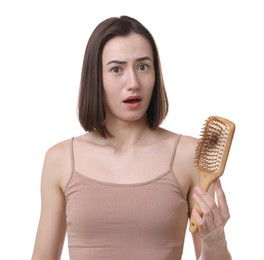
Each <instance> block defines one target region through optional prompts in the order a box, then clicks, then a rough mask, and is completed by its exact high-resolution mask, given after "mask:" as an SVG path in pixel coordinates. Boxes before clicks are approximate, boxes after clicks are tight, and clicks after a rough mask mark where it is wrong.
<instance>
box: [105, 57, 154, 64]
mask: <svg viewBox="0 0 264 260" xmlns="http://www.w3.org/2000/svg"><path fill="white" fill-rule="evenodd" d="M145 60H149V61H152V59H151V58H150V57H148V56H145V57H140V58H137V59H136V61H145ZM112 63H115V64H126V63H127V62H126V61H121V60H111V61H109V62H108V63H107V64H106V65H109V64H112Z"/></svg>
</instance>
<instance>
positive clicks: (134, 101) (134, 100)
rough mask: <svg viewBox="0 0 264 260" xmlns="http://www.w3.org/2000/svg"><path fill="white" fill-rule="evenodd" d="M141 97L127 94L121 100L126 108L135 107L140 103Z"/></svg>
mask: <svg viewBox="0 0 264 260" xmlns="http://www.w3.org/2000/svg"><path fill="white" fill-rule="evenodd" d="M141 101H142V97H140V96H129V97H127V98H126V99H124V100H123V101H122V102H123V103H124V104H125V105H126V106H127V107H128V108H137V107H139V105H140V104H141Z"/></svg>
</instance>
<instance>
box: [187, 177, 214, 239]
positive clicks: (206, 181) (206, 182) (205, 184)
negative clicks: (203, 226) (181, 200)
mask: <svg viewBox="0 0 264 260" xmlns="http://www.w3.org/2000/svg"><path fill="white" fill-rule="evenodd" d="M201 175H202V173H200V176H201ZM201 177H202V176H201ZM215 179H216V177H215V176H210V178H200V184H201V188H202V189H203V190H204V191H208V189H209V187H210V185H211V184H212V182H213V181H214V180H215ZM193 208H195V209H197V211H198V212H199V214H200V216H201V217H202V216H203V213H202V211H201V209H200V207H199V205H198V203H195V204H194V207H193ZM189 230H190V232H191V233H193V234H194V233H196V232H197V231H198V226H197V223H196V221H195V218H194V215H193V212H192V215H191V218H190V225H189Z"/></svg>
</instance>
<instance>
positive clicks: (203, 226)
mask: <svg viewBox="0 0 264 260" xmlns="http://www.w3.org/2000/svg"><path fill="white" fill-rule="evenodd" d="M192 214H193V216H194V219H195V222H196V225H197V227H198V232H199V234H200V235H201V236H204V235H206V223H205V221H204V219H203V217H202V216H201V215H200V213H199V212H198V210H197V209H196V208H193V212H192Z"/></svg>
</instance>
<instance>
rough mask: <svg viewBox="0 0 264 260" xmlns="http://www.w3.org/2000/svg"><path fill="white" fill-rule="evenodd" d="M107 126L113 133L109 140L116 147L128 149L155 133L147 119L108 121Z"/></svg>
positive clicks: (145, 140) (143, 141)
mask: <svg viewBox="0 0 264 260" xmlns="http://www.w3.org/2000/svg"><path fill="white" fill-rule="evenodd" d="M106 126H107V128H108V130H109V131H110V133H111V134H112V135H113V137H112V138H110V139H108V140H107V142H108V144H110V145H112V146H114V147H115V148H116V149H128V148H129V147H131V148H132V147H133V146H135V145H137V144H143V143H145V142H147V140H148V139H149V138H150V137H151V136H153V134H154V131H153V130H151V129H150V128H149V126H148V125H147V123H146V121H145V120H144V121H143V120H142V121H141V122H135V121H133V122H123V121H122V122H114V123H109V122H106Z"/></svg>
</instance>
